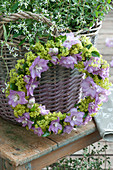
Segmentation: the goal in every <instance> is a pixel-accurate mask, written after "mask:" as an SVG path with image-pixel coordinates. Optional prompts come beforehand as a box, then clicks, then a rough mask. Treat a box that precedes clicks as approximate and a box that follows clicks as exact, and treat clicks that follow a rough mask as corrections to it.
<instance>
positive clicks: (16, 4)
mask: <svg viewBox="0 0 113 170" xmlns="http://www.w3.org/2000/svg"><path fill="white" fill-rule="evenodd" d="M17 8H18V2H17V3H15V4H14V5H13V6H12V7H11V10H12V11H14V10H16V9H17Z"/></svg>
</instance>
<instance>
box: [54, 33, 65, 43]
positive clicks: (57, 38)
mask: <svg viewBox="0 0 113 170" xmlns="http://www.w3.org/2000/svg"><path fill="white" fill-rule="evenodd" d="M66 38H67V37H66V35H64V36H63V35H60V36H59V37H56V38H55V40H56V41H59V39H60V40H61V41H62V43H63V42H64V41H65V40H66Z"/></svg>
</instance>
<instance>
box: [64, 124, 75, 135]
mask: <svg viewBox="0 0 113 170" xmlns="http://www.w3.org/2000/svg"><path fill="white" fill-rule="evenodd" d="M72 130H73V126H65V128H64V131H63V133H68V134H69V133H71V131H72Z"/></svg>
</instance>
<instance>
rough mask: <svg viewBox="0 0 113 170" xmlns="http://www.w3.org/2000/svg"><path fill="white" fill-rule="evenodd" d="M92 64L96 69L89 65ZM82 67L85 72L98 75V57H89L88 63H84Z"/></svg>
mask: <svg viewBox="0 0 113 170" xmlns="http://www.w3.org/2000/svg"><path fill="white" fill-rule="evenodd" d="M91 63H93V64H95V65H96V67H93V66H90V64H91ZM84 66H85V68H84V69H85V70H87V71H88V72H89V73H92V74H96V75H97V74H99V72H100V67H101V64H100V59H99V58H98V57H91V59H90V60H89V61H85V62H84Z"/></svg>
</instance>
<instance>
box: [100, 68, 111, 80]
mask: <svg viewBox="0 0 113 170" xmlns="http://www.w3.org/2000/svg"><path fill="white" fill-rule="evenodd" d="M99 76H100V77H101V78H102V79H103V80H104V79H105V78H107V77H109V67H107V68H101V69H100V72H99Z"/></svg>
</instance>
